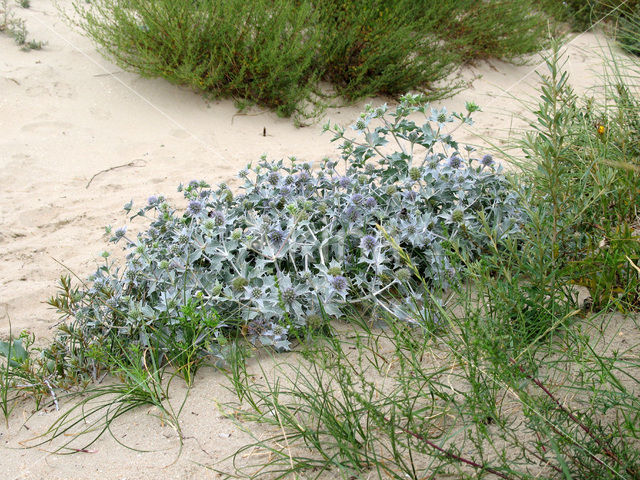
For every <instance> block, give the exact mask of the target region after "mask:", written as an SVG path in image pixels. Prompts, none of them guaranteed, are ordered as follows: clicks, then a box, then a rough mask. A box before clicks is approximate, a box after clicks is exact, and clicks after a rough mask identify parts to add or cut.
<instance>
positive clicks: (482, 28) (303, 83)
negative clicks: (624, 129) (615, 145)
mask: <svg viewBox="0 0 640 480" xmlns="http://www.w3.org/2000/svg"><path fill="white" fill-rule="evenodd" d="M532 5H533V2H529V1H528V0H527V1H525V2H522V1H515V0H504V1H500V2H483V3H482V4H478V2H473V1H471V0H456V1H455V2H448V3H447V4H446V5H445V4H443V3H442V2H436V1H432V0H429V1H422V2H411V1H409V0H401V1H397V2H384V1H381V0H364V1H358V2H356V1H354V0H349V1H343V2H335V1H333V0H331V1H325V2H319V1H315V0H259V1H255V2H242V1H240V0H224V1H215V2H214V1H212V0H198V1H190V0H189V1H186V0H179V1H174V0H171V1H169V0H151V1H147V0H144V1H142V0H133V1H130V2H127V3H126V4H123V3H121V2H118V1H115V0H98V1H95V2H91V3H90V4H87V3H86V2H80V1H77V2H75V3H74V6H75V9H76V12H77V13H78V14H79V18H80V20H79V22H80V26H81V27H82V29H84V31H85V32H86V33H87V35H88V36H89V37H91V38H92V39H93V40H94V41H95V42H96V43H97V44H98V45H99V46H100V47H101V48H102V49H103V51H104V53H106V54H107V55H108V56H109V57H110V58H111V59H113V60H114V61H116V62H117V63H118V64H120V65H122V66H123V67H125V68H128V69H131V70H134V71H136V72H138V73H140V74H141V75H143V76H152V77H157V76H160V77H164V78H167V79H168V80H170V81H172V82H176V83H180V84H184V85H188V86H191V87H193V88H194V89H196V90H199V91H202V92H207V93H209V94H211V95H213V96H215V97H228V96H231V97H234V98H236V99H238V100H239V101H241V102H254V103H258V104H260V105H263V106H266V107H269V108H272V109H275V111H276V112H277V113H279V114H281V115H285V116H289V115H291V114H294V113H296V114H297V115H300V116H305V115H314V114H315V113H317V112H318V111H321V110H322V107H323V106H324V105H326V102H325V99H326V95H327V93H326V92H321V91H319V89H318V88H317V86H318V82H319V81H321V80H328V81H330V82H332V85H333V87H334V88H335V92H336V94H338V95H341V96H342V97H344V98H346V99H348V100H354V99H358V98H361V97H364V96H368V95H374V94H384V95H392V96H399V95H401V94H404V93H405V92H406V91H408V90H416V89H417V90H421V91H423V92H425V93H426V92H428V93H429V94H430V95H431V96H432V97H439V96H443V95H447V94H449V93H452V92H453V91H456V90H457V89H459V88H460V87H461V86H462V85H461V84H459V83H456V82H455V81H453V82H451V81H449V82H447V83H446V84H443V83H442V82H441V81H442V80H444V79H445V78H446V77H447V76H448V75H449V74H450V73H451V72H452V71H453V70H454V69H455V68H456V67H457V66H458V65H460V64H461V63H464V62H468V61H473V60H477V59H481V58H489V57H493V58H496V57H497V58H513V57H514V56H518V55H522V54H524V53H529V52H532V51H535V50H537V49H539V48H541V47H542V46H543V45H544V44H545V39H546V38H547V21H548V19H547V18H546V17H545V16H544V15H543V14H542V13H540V12H538V11H535V10H534V13H533V14H532V13H530V10H531V7H532Z"/></svg>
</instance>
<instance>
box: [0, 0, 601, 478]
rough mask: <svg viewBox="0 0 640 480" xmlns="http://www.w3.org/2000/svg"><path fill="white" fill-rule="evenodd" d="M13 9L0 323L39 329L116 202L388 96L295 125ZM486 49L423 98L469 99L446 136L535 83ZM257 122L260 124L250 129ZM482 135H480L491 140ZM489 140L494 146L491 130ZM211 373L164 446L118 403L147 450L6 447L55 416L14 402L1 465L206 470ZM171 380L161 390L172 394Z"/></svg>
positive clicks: (178, 472) (320, 141)
mask: <svg viewBox="0 0 640 480" xmlns="http://www.w3.org/2000/svg"><path fill="white" fill-rule="evenodd" d="M31 5H32V6H31V8H30V9H29V10H22V9H20V10H18V11H17V13H18V14H19V15H20V16H21V17H22V18H24V19H25V20H26V25H27V29H28V31H29V33H30V37H31V38H33V39H36V40H41V41H46V42H47V43H46V46H45V47H44V48H43V49H42V50H41V51H31V52H23V51H21V50H20V49H19V48H17V47H16V46H15V45H14V43H13V41H12V40H11V39H10V38H8V37H6V36H0V168H1V174H0V219H1V220H0V223H1V225H2V228H1V229H0V338H6V336H7V335H8V332H9V319H10V320H11V323H12V328H13V331H14V332H18V331H21V330H23V329H27V330H29V331H31V332H33V333H34V334H35V335H36V336H37V337H38V338H40V339H46V338H51V337H52V336H53V334H54V330H53V327H54V325H55V324H56V322H57V320H58V319H57V316H56V313H55V311H53V310H52V309H51V308H50V307H48V306H47V305H46V304H45V303H44V302H45V300H46V299H47V298H48V297H50V296H52V295H54V294H55V292H56V282H57V280H58V278H59V277H60V275H62V274H66V273H68V272H73V274H75V275H77V276H78V277H80V278H86V277H87V276H88V275H89V274H90V273H92V272H93V271H94V270H95V268H96V266H97V265H98V264H99V263H100V260H101V258H100V256H99V255H100V253H101V252H102V251H104V250H105V249H109V248H111V247H110V246H109V245H107V244H106V243H105V241H104V237H103V235H104V227H105V226H106V225H113V226H115V227H118V226H121V225H124V224H125V223H126V217H125V215H124V212H123V211H122V206H123V205H124V204H125V203H127V202H128V201H130V200H133V201H134V204H138V205H141V204H143V203H144V202H146V198H147V197H148V196H150V195H151V194H157V193H162V194H164V195H166V196H167V197H169V198H170V199H173V200H175V201H176V202H178V204H179V201H180V198H181V194H179V193H177V192H176V187H177V185H178V184H179V183H180V182H188V181H190V180H192V179H205V180H207V181H208V182H210V183H212V184H215V183H218V182H228V183H231V184H233V182H234V178H235V174H236V172H238V171H239V170H240V169H241V168H242V167H244V166H245V165H246V164H247V163H248V162H249V161H252V160H256V159H258V158H259V157H260V155H263V154H266V155H267V156H268V157H269V158H273V159H279V158H283V157H289V156H295V157H297V158H300V159H305V160H308V161H312V162H317V161H319V160H321V159H322V158H324V157H326V156H333V155H335V153H336V151H335V147H334V145H333V144H331V143H330V141H329V140H330V137H329V135H322V128H321V126H322V123H323V122H325V121H326V120H331V121H332V122H335V123H339V124H342V125H349V124H351V123H352V122H353V121H354V120H355V119H356V118H357V115H358V114H359V112H360V111H361V110H362V108H363V105H364V104H365V103H367V102H372V103H374V104H379V103H383V102H385V101H387V102H391V100H389V99H384V98H373V99H369V100H367V101H366V102H365V101H363V102H360V103H358V104H355V105H352V106H349V107H343V108H339V109H333V110H329V111H328V113H327V115H326V117H325V118H323V119H322V120H321V121H320V122H317V123H313V124H311V125H308V126H306V127H304V128H296V126H294V123H293V122H292V121H291V119H283V118H278V117H277V116H276V115H275V114H273V113H270V112H268V111H264V110H260V109H252V110H250V111H248V112H246V113H245V114H239V113H238V112H237V110H236V108H235V107H234V103H233V101H232V100H231V99H228V100H215V101H209V100H206V99H204V98H203V97H201V96H200V95H198V94H196V93H194V92H192V91H189V90H188V89H185V88H181V87H178V86H175V85H172V84H169V83H168V82H166V81H164V80H161V79H143V78H140V77H139V76H137V75H135V74H132V73H127V72H123V71H122V70H121V69H120V68H118V67H117V66H115V65H113V64H112V63H110V62H109V61H108V60H105V59H104V58H103V57H102V56H101V55H100V54H99V53H98V51H97V49H96V47H95V46H94V45H93V44H92V43H91V42H90V41H89V40H88V39H87V38H85V37H83V36H82V35H81V33H80V32H78V31H76V30H74V29H72V28H71V27H70V26H69V25H68V24H67V23H65V21H64V20H63V18H62V15H61V14H60V12H59V11H58V9H57V8H56V6H54V5H53V4H52V3H51V2H50V1H48V0H32V2H31ZM59 5H60V6H61V7H62V8H69V6H70V1H69V0H61V1H60V2H59ZM605 44H606V40H605V37H604V36H602V35H600V34H593V33H587V34H584V35H581V36H580V37H578V38H576V39H574V40H573V41H572V42H571V43H570V44H569V45H568V46H567V53H568V56H567V57H566V58H567V70H568V71H569V73H570V74H571V78H572V83H573V84H574V86H575V87H576V89H577V90H578V91H584V90H587V89H589V88H590V87H592V86H594V85H597V84H598V74H599V72H601V71H602V63H603V60H602V58H601V55H602V52H601V47H602V46H603V45H605ZM538 63H540V61H539V59H535V58H534V59H533V60H532V63H530V64H529V65H520V66H517V65H513V64H509V63H504V62H500V61H492V62H490V63H482V64H480V65H476V66H473V67H467V68H465V69H464V70H463V71H462V72H461V75H462V76H463V78H465V79H467V80H469V81H471V80H473V83H472V86H471V87H470V88H469V89H467V90H465V91H463V92H462V93H460V94H459V95H457V96H455V97H454V98H451V99H448V100H444V101H442V102H438V103H437V104H436V105H435V106H440V105H445V106H447V108H448V109H449V110H450V111H455V110H461V109H462V108H463V107H464V103H465V101H474V102H476V103H477V104H478V105H480V106H481V107H482V109H483V111H482V112H480V113H478V114H476V115H475V117H474V118H475V120H476V124H475V126H473V127H470V128H467V129H465V130H462V131H459V132H457V137H456V138H457V139H458V140H460V141H463V142H470V143H473V144H477V145H483V144H486V143H485V142H486V141H487V139H488V138H489V137H491V138H494V139H495V137H496V136H498V137H503V138H507V137H508V134H509V129H510V128H512V127H518V128H519V127H522V126H525V125H526V123H524V122H522V121H521V120H519V118H518V117H519V116H520V115H522V114H523V113H524V112H525V110H526V109H525V107H524V105H523V104H522V103H521V102H522V101H526V100H527V99H529V98H531V95H533V94H534V93H535V85H536V75H535V73H534V69H535V66H536V64H538ZM265 129H266V133H267V135H266V136H263V131H264V130H265ZM494 141H495V140H494ZM498 145H501V143H500V142H498ZM223 384H225V380H224V377H223V375H222V374H220V373H219V372H214V371H205V372H202V374H200V375H199V376H198V378H197V381H196V384H195V386H194V388H193V389H192V391H191V393H190V395H189V398H188V402H187V404H186V406H185V409H184V411H183V414H182V417H181V418H182V421H183V423H182V428H183V432H184V436H185V437H186V440H185V443H184V448H183V450H182V452H181V455H179V456H178V450H179V448H178V447H179V443H178V442H177V439H176V438H177V437H176V434H175V432H174V431H173V430H172V429H171V428H170V427H169V426H167V425H162V423H161V422H160V421H159V420H158V419H157V418H155V417H153V416H151V415H148V413H149V410H148V409H146V410H145V409H140V410H137V411H135V412H133V413H131V414H129V415H128V416H127V420H126V422H122V423H120V424H119V427H118V432H119V433H118V434H119V435H120V436H124V438H123V440H124V441H126V442H127V444H128V445H131V446H134V447H136V448H143V449H157V450H159V451H156V452H153V453H139V452H136V451H133V450H129V449H126V448H124V447H122V446H120V445H118V443H116V442H115V441H114V440H113V439H111V438H109V437H105V438H103V439H101V440H99V441H98V442H97V443H95V444H94V445H92V446H91V447H90V450H89V451H90V453H78V454H76V455H71V456H57V455H50V454H48V453H47V452H46V451H45V450H43V449H28V450H25V449H21V448H20V443H19V442H20V441H23V440H25V439H27V438H30V437H32V436H34V435H36V434H37V433H41V432H42V431H44V430H45V429H46V427H47V426H48V425H49V424H50V423H51V421H52V420H53V419H54V418H56V416H57V415H58V413H56V412H55V409H54V408H53V407H48V408H47V409H45V410H44V411H42V412H40V413H37V414H36V415H35V416H33V417H30V418H29V420H28V421H27V423H26V427H25V426H24V425H23V424H24V419H25V418H28V417H29V416H30V415H31V411H32V405H30V404H29V403H24V404H20V405H18V407H17V409H16V410H15V411H14V413H13V415H12V417H11V421H10V426H9V428H8V429H6V428H5V427H4V426H2V427H0V445H2V450H1V451H0V465H1V467H0V471H2V475H1V476H2V477H3V478H7V479H13V478H29V479H31V478H42V479H45V478H46V479H62V478H77V479H81V478H104V479H125V478H126V479H143V478H209V477H212V478H213V477H215V474H214V473H213V472H211V471H209V470H206V469H204V468H203V467H202V466H200V465H199V464H206V465H214V466H216V467H218V466H221V468H222V467H224V466H225V465H226V466H228V463H223V464H219V463H218V462H219V461H220V459H222V458H224V457H226V456H227V455H229V454H231V453H232V452H233V451H234V450H235V449H236V448H237V447H238V446H240V445H242V444H243V442H244V441H246V439H247V436H246V435H245V434H243V433H242V432H240V431H239V430H238V429H237V428H236V427H234V425H233V423H232V422H231V421H230V420H228V419H225V418H224V417H223V416H222V415H221V414H220V412H219V411H218V409H217V407H216V402H217V401H223V402H224V401H227V400H231V399H232V398H233V397H232V396H231V395H230V394H229V393H228V392H226V390H224V388H223V387H222V385H223ZM183 393H184V388H182V390H180V388H178V389H177V391H176V398H179V397H180V395H181V394H183Z"/></svg>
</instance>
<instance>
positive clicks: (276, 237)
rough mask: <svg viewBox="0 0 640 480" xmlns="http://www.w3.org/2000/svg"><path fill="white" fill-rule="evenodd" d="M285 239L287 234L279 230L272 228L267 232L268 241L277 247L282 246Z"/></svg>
mask: <svg viewBox="0 0 640 480" xmlns="http://www.w3.org/2000/svg"><path fill="white" fill-rule="evenodd" d="M286 237H287V233H286V232H285V231H283V230H280V229H279V228H274V229H273V230H271V231H270V232H269V240H270V241H271V243H273V244H274V245H275V246H278V247H279V246H280V245H282V243H283V242H284V240H285V238H286Z"/></svg>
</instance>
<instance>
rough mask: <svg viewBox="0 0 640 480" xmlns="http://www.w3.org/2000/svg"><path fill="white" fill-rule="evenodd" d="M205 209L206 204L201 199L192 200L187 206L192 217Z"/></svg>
mask: <svg viewBox="0 0 640 480" xmlns="http://www.w3.org/2000/svg"><path fill="white" fill-rule="evenodd" d="M202 210H204V205H203V204H202V202H200V201H199V200H191V201H190V202H189V206H188V207H187V213H188V214H189V215H191V216H192V217H195V216H196V215H198V214H199V213H202Z"/></svg>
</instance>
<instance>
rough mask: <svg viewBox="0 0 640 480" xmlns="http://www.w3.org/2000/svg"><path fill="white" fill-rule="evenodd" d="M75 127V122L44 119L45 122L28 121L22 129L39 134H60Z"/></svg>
mask: <svg viewBox="0 0 640 480" xmlns="http://www.w3.org/2000/svg"><path fill="white" fill-rule="evenodd" d="M72 127H73V124H71V123H67V122H54V121H44V122H33V123H27V124H26V125H23V126H22V128H21V129H20V130H21V131H23V132H26V133H38V134H44V135H46V134H52V135H54V134H59V133H61V132H63V131H64V130H68V129H70V128H72Z"/></svg>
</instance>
